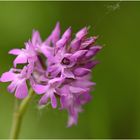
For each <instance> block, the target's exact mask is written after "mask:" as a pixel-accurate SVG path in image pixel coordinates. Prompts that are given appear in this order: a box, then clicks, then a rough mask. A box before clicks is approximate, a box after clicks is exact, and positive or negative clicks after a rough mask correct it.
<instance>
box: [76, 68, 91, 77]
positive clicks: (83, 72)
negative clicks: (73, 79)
mask: <svg viewBox="0 0 140 140" xmlns="http://www.w3.org/2000/svg"><path fill="white" fill-rule="evenodd" d="M89 72H91V70H89V69H86V68H76V69H75V70H74V74H75V75H76V76H84V75H86V74H88V73H89Z"/></svg>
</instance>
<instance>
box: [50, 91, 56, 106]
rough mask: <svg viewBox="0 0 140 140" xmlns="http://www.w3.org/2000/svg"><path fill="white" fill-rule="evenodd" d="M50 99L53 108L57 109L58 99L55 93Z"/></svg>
mask: <svg viewBox="0 0 140 140" xmlns="http://www.w3.org/2000/svg"><path fill="white" fill-rule="evenodd" d="M50 98H51V105H52V107H53V108H56V107H57V100H56V97H55V95H54V93H52V94H51V96H50Z"/></svg>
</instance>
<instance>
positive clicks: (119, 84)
mask: <svg viewBox="0 0 140 140" xmlns="http://www.w3.org/2000/svg"><path fill="white" fill-rule="evenodd" d="M57 21H60V23H61V27H62V31H64V30H65V29H66V28H67V27H68V26H72V29H73V33H76V32H77V31H78V30H79V29H80V28H81V27H83V26H85V25H87V26H90V35H99V36H100V38H99V40H98V43H99V44H101V45H103V46H104V48H103V50H102V51H101V53H100V54H99V55H98V56H97V58H98V59H99V60H100V61H101V64H100V65H98V66H97V67H96V68H95V69H94V70H93V81H95V82H96V83H97V86H96V90H95V91H94V92H93V93H92V94H93V95H94V100H93V101H92V102H90V103H89V104H87V105H86V106H85V107H84V108H85V112H83V113H81V114H80V116H79V123H78V125H77V126H74V127H72V128H66V122H67V113H66V112H65V111H59V110H58V109H55V110H52V109H51V107H50V106H48V107H46V108H44V109H43V110H38V108H37V99H36V98H35V100H34V101H33V102H32V103H31V104H30V106H29V109H28V111H27V113H26V115H25V117H24V122H23V125H22V128H21V135H20V138H29V139H31V138H60V139H61V138H140V109H139V106H140V62H139V60H140V57H139V56H140V54H139V53H140V43H139V41H140V39H139V33H140V27H139V26H140V3H139V2H0V48H1V49H0V74H2V72H4V71H7V70H8V69H9V68H10V67H11V66H12V60H13V59H14V57H13V56H10V55H8V54H7V52H8V51H9V50H10V49H12V48H17V47H18V48H21V47H23V45H24V42H25V41H27V40H28V39H29V38H30V37H31V33H32V30H33V29H37V30H39V31H40V33H41V36H42V38H43V39H45V37H46V36H48V35H49V33H50V32H51V30H52V29H53V27H54V26H55V23H56V22H57ZM7 85H8V84H0V138H8V135H9V130H10V126H11V120H12V112H13V102H14V97H13V96H12V95H11V94H9V93H7V91H6V86H7Z"/></svg>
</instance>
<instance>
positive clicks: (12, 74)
mask: <svg viewBox="0 0 140 140" xmlns="http://www.w3.org/2000/svg"><path fill="white" fill-rule="evenodd" d="M60 34H61V32H60V24H59V23H57V24H56V26H55V28H54V30H53V31H52V33H51V34H50V36H49V37H48V38H47V39H46V40H45V41H42V39H41V37H40V34H39V32H38V31H35V30H34V31H33V34H32V38H31V40H29V41H28V42H26V43H25V48H22V49H18V48H16V49H12V50H11V51H9V54H12V55H15V56H16V58H15V59H14V61H13V68H12V69H10V70H9V71H8V72H5V73H3V74H2V76H1V79H0V80H1V82H11V83H10V85H9V86H8V91H9V92H10V93H15V94H14V95H15V97H16V98H18V99H24V98H25V99H26V98H28V96H29V94H28V87H30V88H32V89H33V91H34V93H35V94H36V95H38V96H41V98H40V100H39V101H38V103H39V106H44V105H47V103H48V102H51V105H52V108H56V107H58V104H57V102H60V107H59V108H60V110H67V111H68V115H69V119H68V126H69V127H70V126H72V125H73V124H77V120H78V114H79V112H82V111H83V109H82V106H83V105H84V104H86V103H88V102H89V101H90V100H91V94H90V92H91V90H92V89H93V87H94V86H95V83H94V82H92V81H91V72H92V68H94V67H95V66H96V64H98V61H97V60H95V56H96V54H97V53H98V52H99V51H100V50H101V48H102V47H101V46H99V45H97V44H96V40H97V37H96V36H92V37H88V28H87V27H84V28H83V29H81V30H80V31H78V32H77V33H76V34H75V37H74V38H73V39H72V36H73V33H72V29H71V27H69V28H68V29H67V30H66V31H65V32H64V33H63V34H62V35H60ZM19 66H20V68H21V67H23V68H22V69H19Z"/></svg>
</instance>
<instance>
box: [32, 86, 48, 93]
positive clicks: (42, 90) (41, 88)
mask: <svg viewBox="0 0 140 140" xmlns="http://www.w3.org/2000/svg"><path fill="white" fill-rule="evenodd" d="M32 88H33V90H34V91H35V92H36V93H37V94H43V93H45V92H46V90H47V86H44V85H39V84H35V85H32Z"/></svg>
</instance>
